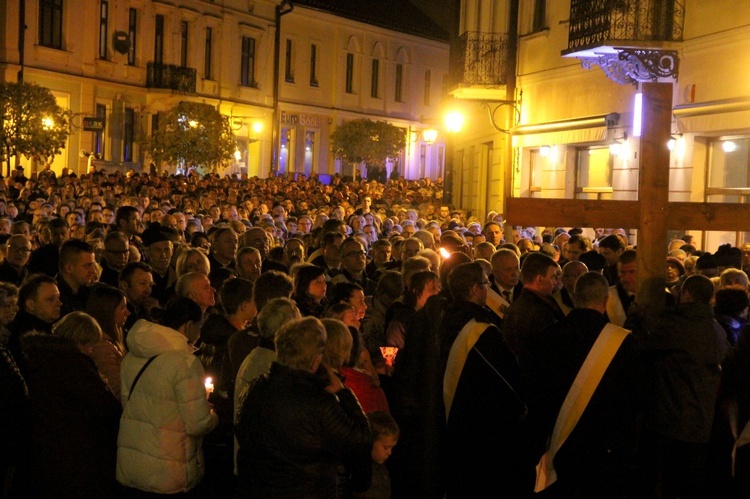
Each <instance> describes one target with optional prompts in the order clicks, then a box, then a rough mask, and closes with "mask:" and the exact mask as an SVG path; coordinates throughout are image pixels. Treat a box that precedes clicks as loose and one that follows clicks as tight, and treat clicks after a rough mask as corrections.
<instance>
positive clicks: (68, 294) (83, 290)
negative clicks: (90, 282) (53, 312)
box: [55, 274, 89, 317]
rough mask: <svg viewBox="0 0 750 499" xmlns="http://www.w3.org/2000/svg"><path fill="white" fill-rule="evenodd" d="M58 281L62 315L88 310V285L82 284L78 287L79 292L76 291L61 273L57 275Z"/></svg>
mask: <svg viewBox="0 0 750 499" xmlns="http://www.w3.org/2000/svg"><path fill="white" fill-rule="evenodd" d="M55 280H56V281H57V289H58V290H59V291H60V301H61V302H62V307H61V308H60V317H64V316H66V315H68V314H69V313H71V312H82V311H84V310H86V300H87V299H88V296H89V288H88V286H81V287H80V288H78V292H77V293H74V292H73V288H71V287H70V286H69V285H68V283H67V282H65V279H63V278H62V276H60V275H59V274H58V275H57V277H55Z"/></svg>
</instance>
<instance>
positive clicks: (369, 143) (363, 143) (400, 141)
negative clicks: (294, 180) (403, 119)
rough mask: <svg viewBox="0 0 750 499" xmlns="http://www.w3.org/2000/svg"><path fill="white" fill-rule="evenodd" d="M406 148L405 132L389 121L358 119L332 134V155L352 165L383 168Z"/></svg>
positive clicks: (347, 122) (343, 125)
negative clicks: (388, 160)
mask: <svg viewBox="0 0 750 499" xmlns="http://www.w3.org/2000/svg"><path fill="white" fill-rule="evenodd" d="M405 145H406V132H405V131H404V129H403V128H399V127H397V126H394V125H391V124H390V123H386V122H385V121H373V120H369V119H357V120H351V121H346V122H344V123H342V124H341V125H339V126H337V127H336V129H335V130H334V131H333V133H332V134H331V152H333V154H334V155H335V156H336V157H337V158H339V159H341V160H343V161H346V162H348V163H362V162H363V161H364V162H365V163H366V164H367V166H368V167H370V166H373V165H377V166H379V167H383V166H384V165H385V161H386V160H387V159H389V158H394V157H396V155H398V153H399V151H400V150H401V149H403V148H404V146H405Z"/></svg>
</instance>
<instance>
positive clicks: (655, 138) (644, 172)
mask: <svg viewBox="0 0 750 499" xmlns="http://www.w3.org/2000/svg"><path fill="white" fill-rule="evenodd" d="M642 88H643V129H642V134H641V147H640V151H641V162H640V170H639V175H638V201H606V200H605V201H599V200H574V199H538V198H509V199H507V200H506V214H507V219H508V220H510V221H512V223H513V225H529V226H535V225H542V226H547V227H627V228H637V229H638V278H639V281H641V282H643V281H644V280H645V279H649V278H660V277H661V278H663V277H664V270H665V266H666V254H667V230H668V229H674V230H679V229H685V230H717V231H721V230H726V231H736V230H750V205H747V204H733V203H689V202H672V203H670V202H669V150H668V149H667V147H666V143H667V141H669V139H670V138H671V123H672V85H671V84H669V83H644V84H643V87H642Z"/></svg>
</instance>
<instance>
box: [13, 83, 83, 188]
mask: <svg viewBox="0 0 750 499" xmlns="http://www.w3.org/2000/svg"><path fill="white" fill-rule="evenodd" d="M70 117H71V112H70V110H68V109H63V108H62V107H60V106H59V105H58V104H57V100H56V99H55V96H54V95H52V92H50V90H49V89H48V88H44V87H40V86H39V85H36V84H34V83H25V82H24V83H15V82H3V83H0V145H1V147H2V150H0V162H1V161H5V162H6V164H7V174H8V175H10V166H11V165H10V160H11V158H12V157H14V156H15V157H16V162H18V161H19V160H20V157H21V156H25V157H27V158H33V159H37V160H50V159H51V158H53V157H54V156H55V155H57V154H60V153H61V152H62V148H63V147H65V142H66V141H67V140H68V136H69V135H70V132H71V129H70Z"/></svg>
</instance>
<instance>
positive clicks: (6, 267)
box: [0, 260, 29, 286]
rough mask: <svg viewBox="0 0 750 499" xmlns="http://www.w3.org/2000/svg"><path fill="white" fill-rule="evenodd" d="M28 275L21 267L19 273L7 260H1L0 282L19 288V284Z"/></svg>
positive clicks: (24, 268)
mask: <svg viewBox="0 0 750 499" xmlns="http://www.w3.org/2000/svg"><path fill="white" fill-rule="evenodd" d="M28 275H29V271H28V269H27V268H26V267H22V268H21V271H20V272H18V271H17V270H16V269H14V268H13V267H12V266H11V264H9V263H8V261H7V260H3V263H0V281H2V282H9V283H11V284H13V285H15V286H21V283H22V282H23V280H24V279H26V277H27V276H28Z"/></svg>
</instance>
